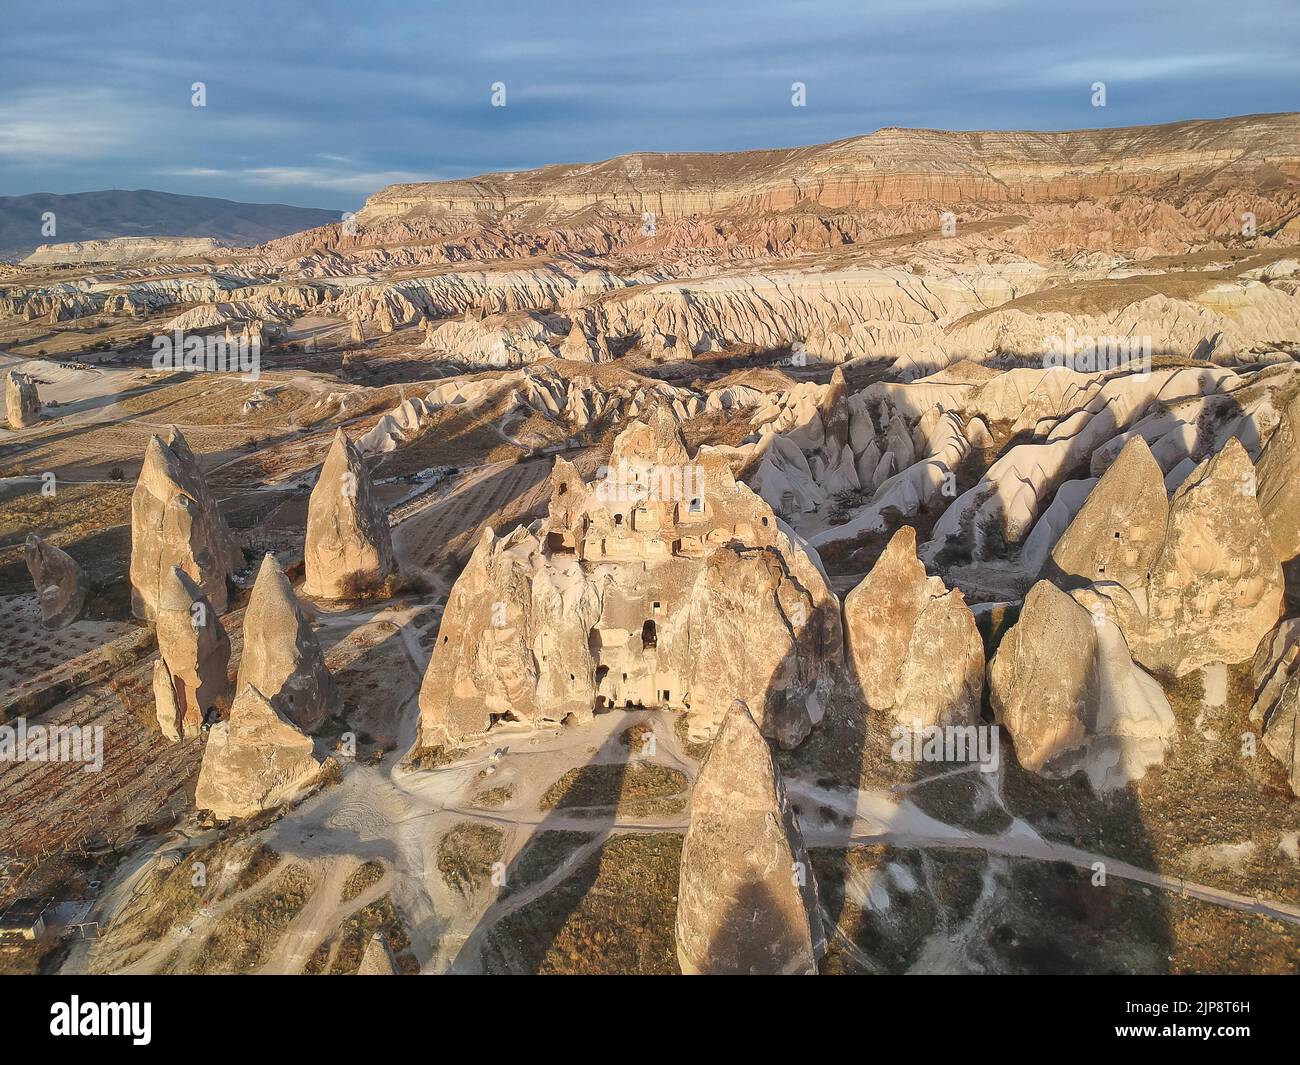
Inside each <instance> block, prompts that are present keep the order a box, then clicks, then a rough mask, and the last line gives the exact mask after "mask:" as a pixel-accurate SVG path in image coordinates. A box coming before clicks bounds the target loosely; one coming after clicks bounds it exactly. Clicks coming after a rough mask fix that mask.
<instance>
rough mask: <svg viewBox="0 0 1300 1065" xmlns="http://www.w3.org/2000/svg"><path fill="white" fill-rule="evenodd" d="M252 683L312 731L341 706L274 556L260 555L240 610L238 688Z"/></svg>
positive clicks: (286, 715) (285, 713) (313, 635)
mask: <svg viewBox="0 0 1300 1065" xmlns="http://www.w3.org/2000/svg"><path fill="white" fill-rule="evenodd" d="M249 687H252V688H256V689H257V690H258V691H259V692H261V693H263V695H264V696H265V697H266V698H267V699H269V700H270V701H271V703H272V705H274V707H275V709H276V711H277V712H278V713H279V714H281V715H283V717H284V718H285V719H286V720H288V721H291V722H293V724H294V725H296V726H297V727H298V728H300V729H302V730H303V731H305V732H310V731H312V730H313V729H315V728H316V727H317V726H318V725H320V724H321V723H322V722H323V721H325V719H326V718H328V717H329V716H330V714H332V713H334V712H335V711H336V710H337V709H339V694H338V689H337V688H336V687H335V685H334V680H333V678H332V677H330V674H329V670H328V669H326V668H325V656H324V654H322V653H321V648H320V642H319V641H318V640H317V639H316V633H315V632H314V631H312V627H311V623H310V622H308V620H307V619H306V618H305V617H304V616H303V613H302V610H301V608H300V607H299V605H298V597H297V596H296V595H294V594H293V588H292V586H291V585H290V584H289V579H288V578H287V577H286V576H285V575H284V571H283V570H281V569H280V567H279V565H278V564H277V563H276V561H275V556H274V555H266V556H265V557H264V558H263V559H262V567H261V569H259V570H258V573H257V580H256V582H255V583H254V584H253V594H252V595H251V596H250V597H249V600H248V607H247V609H246V610H245V611H244V651H243V656H242V657H241V658H240V661H239V679H238V681H237V682H236V688H237V690H238V691H241V692H242V691H243V690H244V689H245V688H249Z"/></svg>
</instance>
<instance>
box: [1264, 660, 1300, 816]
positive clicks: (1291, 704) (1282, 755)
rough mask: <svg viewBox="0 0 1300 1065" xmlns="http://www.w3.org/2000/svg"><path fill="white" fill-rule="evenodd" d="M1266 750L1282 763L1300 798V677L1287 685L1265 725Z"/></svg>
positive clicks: (1290, 782) (1289, 781) (1292, 789)
mask: <svg viewBox="0 0 1300 1065" xmlns="http://www.w3.org/2000/svg"><path fill="white" fill-rule="evenodd" d="M1264 749H1265V750H1266V751H1268V753H1269V754H1271V755H1272V756H1273V757H1274V758H1276V759H1277V760H1278V761H1279V762H1281V763H1282V768H1283V769H1284V770H1285V771H1286V782H1287V784H1289V785H1290V787H1291V793H1292V794H1293V795H1297V796H1300V676H1293V677H1291V679H1290V680H1288V681H1287V683H1286V685H1285V686H1284V687H1283V689H1282V692H1281V695H1280V696H1279V697H1278V701H1277V705H1276V706H1275V707H1274V709H1273V712H1272V713H1271V714H1270V715H1269V719H1268V721H1267V722H1266V723H1265V725H1264Z"/></svg>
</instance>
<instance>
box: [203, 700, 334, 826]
mask: <svg viewBox="0 0 1300 1065" xmlns="http://www.w3.org/2000/svg"><path fill="white" fill-rule="evenodd" d="M320 768H321V763H320V762H319V761H317V759H316V757H315V755H314V754H313V745H312V741H311V737H309V736H306V735H304V734H303V733H302V732H301V731H299V730H298V729H297V728H295V727H294V725H293V724H292V723H291V722H290V721H288V720H286V719H285V718H284V716H283V715H281V714H280V713H279V712H278V711H277V710H276V709H275V707H274V706H273V705H272V704H271V702H270V700H268V699H267V698H266V697H265V696H264V695H263V694H262V693H261V692H260V691H258V690H257V689H256V688H254V687H252V686H251V685H250V686H247V687H244V688H241V689H240V692H239V694H238V695H237V696H236V697H235V702H234V705H233V706H231V708H230V717H229V719H228V720H226V721H222V722H219V723H218V724H216V725H213V726H212V729H211V730H210V731H209V733H208V742H207V745H206V746H205V747H204V749H203V765H202V767H201V768H200V770H199V781H198V786H197V788H196V789H195V793H194V805H195V806H196V807H197V808H198V809H200V810H208V811H210V812H211V813H212V815H213V816H214V817H216V818H217V819H218V820H222V821H225V820H229V819H231V818H236V817H252V816H254V815H255V814H259V813H262V812H263V811H264V810H271V809H274V808H275V807H277V806H282V805H285V804H286V803H289V802H291V801H292V800H293V799H294V798H295V797H296V796H298V795H299V794H300V793H301V792H302V791H304V790H305V789H307V788H308V787H310V786H311V785H312V784H313V783H314V782H315V781H316V780H317V778H318V775H319V772H320Z"/></svg>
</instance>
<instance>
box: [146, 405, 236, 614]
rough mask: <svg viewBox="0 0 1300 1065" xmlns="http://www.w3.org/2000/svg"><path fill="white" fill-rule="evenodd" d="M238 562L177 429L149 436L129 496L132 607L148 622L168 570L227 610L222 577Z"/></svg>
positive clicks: (193, 461) (191, 454)
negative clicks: (181, 575)
mask: <svg viewBox="0 0 1300 1065" xmlns="http://www.w3.org/2000/svg"><path fill="white" fill-rule="evenodd" d="M242 564H243V556H242V554H241V552H240V551H239V549H238V548H237V547H235V545H234V541H233V540H232V539H231V536H230V531H229V529H227V528H226V522H225V519H224V518H223V517H222V516H221V510H220V509H219V508H218V506H217V501H216V499H215V498H214V497H213V495H212V493H211V492H210V491H209V490H208V486H207V481H206V480H205V479H204V477H203V474H202V473H201V472H200V470H199V465H198V462H197V460H196V459H195V457H194V453H193V452H192V451H191V450H190V448H189V445H188V444H187V443H186V442H185V437H184V436H182V435H181V433H180V430H178V429H172V430H171V432H170V433H169V434H168V436H167V439H166V440H165V441H164V440H163V439H162V438H160V437H157V436H154V437H151V438H150V440H149V445H148V447H147V448H146V449H145V455H144V464H143V465H142V466H141V468H140V477H139V479H138V480H137V481H136V484H135V491H134V492H133V493H132V495H131V609H132V611H133V612H134V614H135V616H136V617H138V618H141V619H143V620H146V621H152V620H153V618H154V615H155V614H156V613H157V610H158V601H159V596H160V588H161V585H162V582H163V580H164V578H165V577H166V576H167V574H168V573H170V571H171V568H172V567H173V566H179V567H180V568H181V569H182V570H184V571H185V572H186V573H187V574H189V576H190V577H191V578H193V580H194V581H195V583H196V584H197V585H198V586H199V588H200V589H201V591H202V593H203V595H204V596H205V597H206V599H207V600H208V602H209V603H210V604H211V605H212V607H213V608H214V609H215V610H216V611H217V612H218V613H221V612H223V611H224V610H225V609H226V578H227V577H228V576H229V575H230V574H231V573H232V572H233V571H234V570H236V569H237V568H239V567H240V566H241V565H242Z"/></svg>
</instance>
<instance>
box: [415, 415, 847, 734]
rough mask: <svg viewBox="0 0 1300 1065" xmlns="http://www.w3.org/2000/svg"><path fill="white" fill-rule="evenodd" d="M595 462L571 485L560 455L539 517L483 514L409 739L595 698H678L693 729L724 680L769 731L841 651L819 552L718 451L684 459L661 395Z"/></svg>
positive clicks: (721, 706)
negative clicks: (589, 475)
mask: <svg viewBox="0 0 1300 1065" xmlns="http://www.w3.org/2000/svg"><path fill="white" fill-rule="evenodd" d="M606 473H607V476H606V477H604V478H603V479H601V480H598V481H596V482H592V483H584V482H583V480H582V479H581V477H580V476H579V475H578V473H577V471H576V469H575V468H574V467H573V466H571V465H570V464H569V463H568V462H565V461H564V460H563V459H557V460H556V463H555V468H554V470H553V472H552V477H551V501H550V510H549V513H548V517H547V518H546V520H545V521H544V522H540V523H538V524H535V525H533V526H531V527H529V528H526V529H525V528H517V529H515V530H514V531H512V532H511V533H510V534H509V535H507V536H505V537H501V538H498V537H496V536H495V535H494V534H493V533H492V531H491V530H490V529H486V530H484V532H483V535H482V538H481V539H480V540H479V543H478V546H477V547H476V548H475V550H474V552H473V554H472V556H471V558H470V560H469V563H468V564H467V565H466V567H465V569H464V570H463V571H462V573H461V575H460V577H459V578H458V580H457V581H456V584H455V586H454V587H453V589H452V592H451V595H450V597H449V599H448V602H447V607H446V610H445V611H444V613H443V617H442V623H441V626H440V629H439V633H438V638H437V642H436V644H435V646H434V649H433V654H432V657H431V659H430V662H429V669H428V672H427V673H426V675H425V680H424V684H423V686H422V688H421V692H420V709H421V732H420V744H421V746H423V747H433V746H438V745H443V744H447V743H452V744H455V743H459V742H460V741H461V740H463V739H464V738H465V737H468V736H473V735H477V734H481V733H483V732H485V731H486V730H487V729H488V728H489V727H490V725H491V724H492V722H493V721H494V720H497V719H501V718H513V719H518V720H523V721H529V722H532V723H535V724H540V723H543V722H547V721H553V722H558V721H562V720H564V719H565V718H566V717H570V716H571V717H572V719H573V720H575V721H584V720H587V719H589V718H590V717H591V716H592V714H593V708H594V707H600V706H606V707H608V706H647V707H662V708H669V709H673V710H681V711H684V712H686V713H687V715H688V720H689V722H690V729H691V732H692V734H693V735H695V736H697V737H703V736H707V735H710V734H711V733H712V731H713V730H714V729H715V728H716V727H717V724H718V722H719V721H720V720H721V718H722V715H723V714H725V713H726V711H727V708H728V706H729V705H730V699H732V698H734V696H735V694H736V693H737V692H740V693H742V694H744V695H745V696H746V697H747V698H750V699H752V700H753V702H752V706H753V707H754V717H755V719H756V720H757V721H758V722H759V725H760V727H761V728H762V730H763V732H764V734H765V735H768V736H772V737H774V738H776V739H777V740H778V741H779V742H780V743H781V744H782V745H783V746H787V747H789V746H794V745H796V744H797V743H799V742H801V741H802V740H803V738H804V737H805V736H807V734H808V732H809V731H810V730H811V729H812V728H813V727H814V726H815V725H816V723H817V722H818V721H819V720H820V719H821V716H822V712H823V709H824V707H825V705H826V700H827V697H828V695H829V693H830V690H831V688H832V687H833V679H832V678H833V671H834V669H835V667H836V666H837V665H838V663H839V661H840V659H841V657H842V653H843V635H842V632H841V625H840V611H839V603H838V601H837V600H836V598H835V596H834V594H833V593H832V592H831V591H830V588H829V585H828V583H827V581H826V577H825V575H824V574H823V573H822V571H821V569H820V564H819V562H818V561H817V560H816V558H815V556H812V555H809V554H807V553H806V552H804V551H803V550H801V549H800V548H798V547H796V546H795V545H794V544H793V543H792V542H791V540H790V537H789V536H788V535H787V534H786V533H785V532H784V531H783V530H782V529H781V528H780V526H779V523H778V521H777V519H776V516H775V514H774V513H773V512H772V510H771V508H770V507H768V506H767V504H766V503H764V502H763V500H762V499H761V498H760V497H758V496H756V495H755V494H754V493H753V492H752V491H750V490H749V489H748V488H747V487H746V486H745V485H744V484H741V483H739V482H737V481H736V480H735V478H734V476H733V474H732V471H731V467H730V465H729V463H728V461H727V457H726V456H725V455H724V454H721V453H718V452H714V451H711V450H710V449H707V448H705V449H701V450H700V452H699V453H697V454H696V455H695V456H694V457H690V456H689V455H688V453H687V451H686V447H685V443H684V441H683V440H682V437H681V433H680V430H679V429H678V426H677V421H676V419H675V418H674V416H673V415H672V413H671V412H670V411H669V409H667V408H666V407H665V406H663V405H660V406H656V407H655V408H654V410H653V411H651V412H648V413H647V420H646V421H640V420H638V421H634V422H632V423H631V424H630V425H629V426H628V427H627V428H626V429H625V430H624V431H623V432H622V433H620V434H619V436H618V438H617V439H616V440H615V442H614V447H613V451H612V454H611V458H610V461H609V464H608V467H607V469H606ZM728 686H730V694H728V693H727V692H728Z"/></svg>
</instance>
